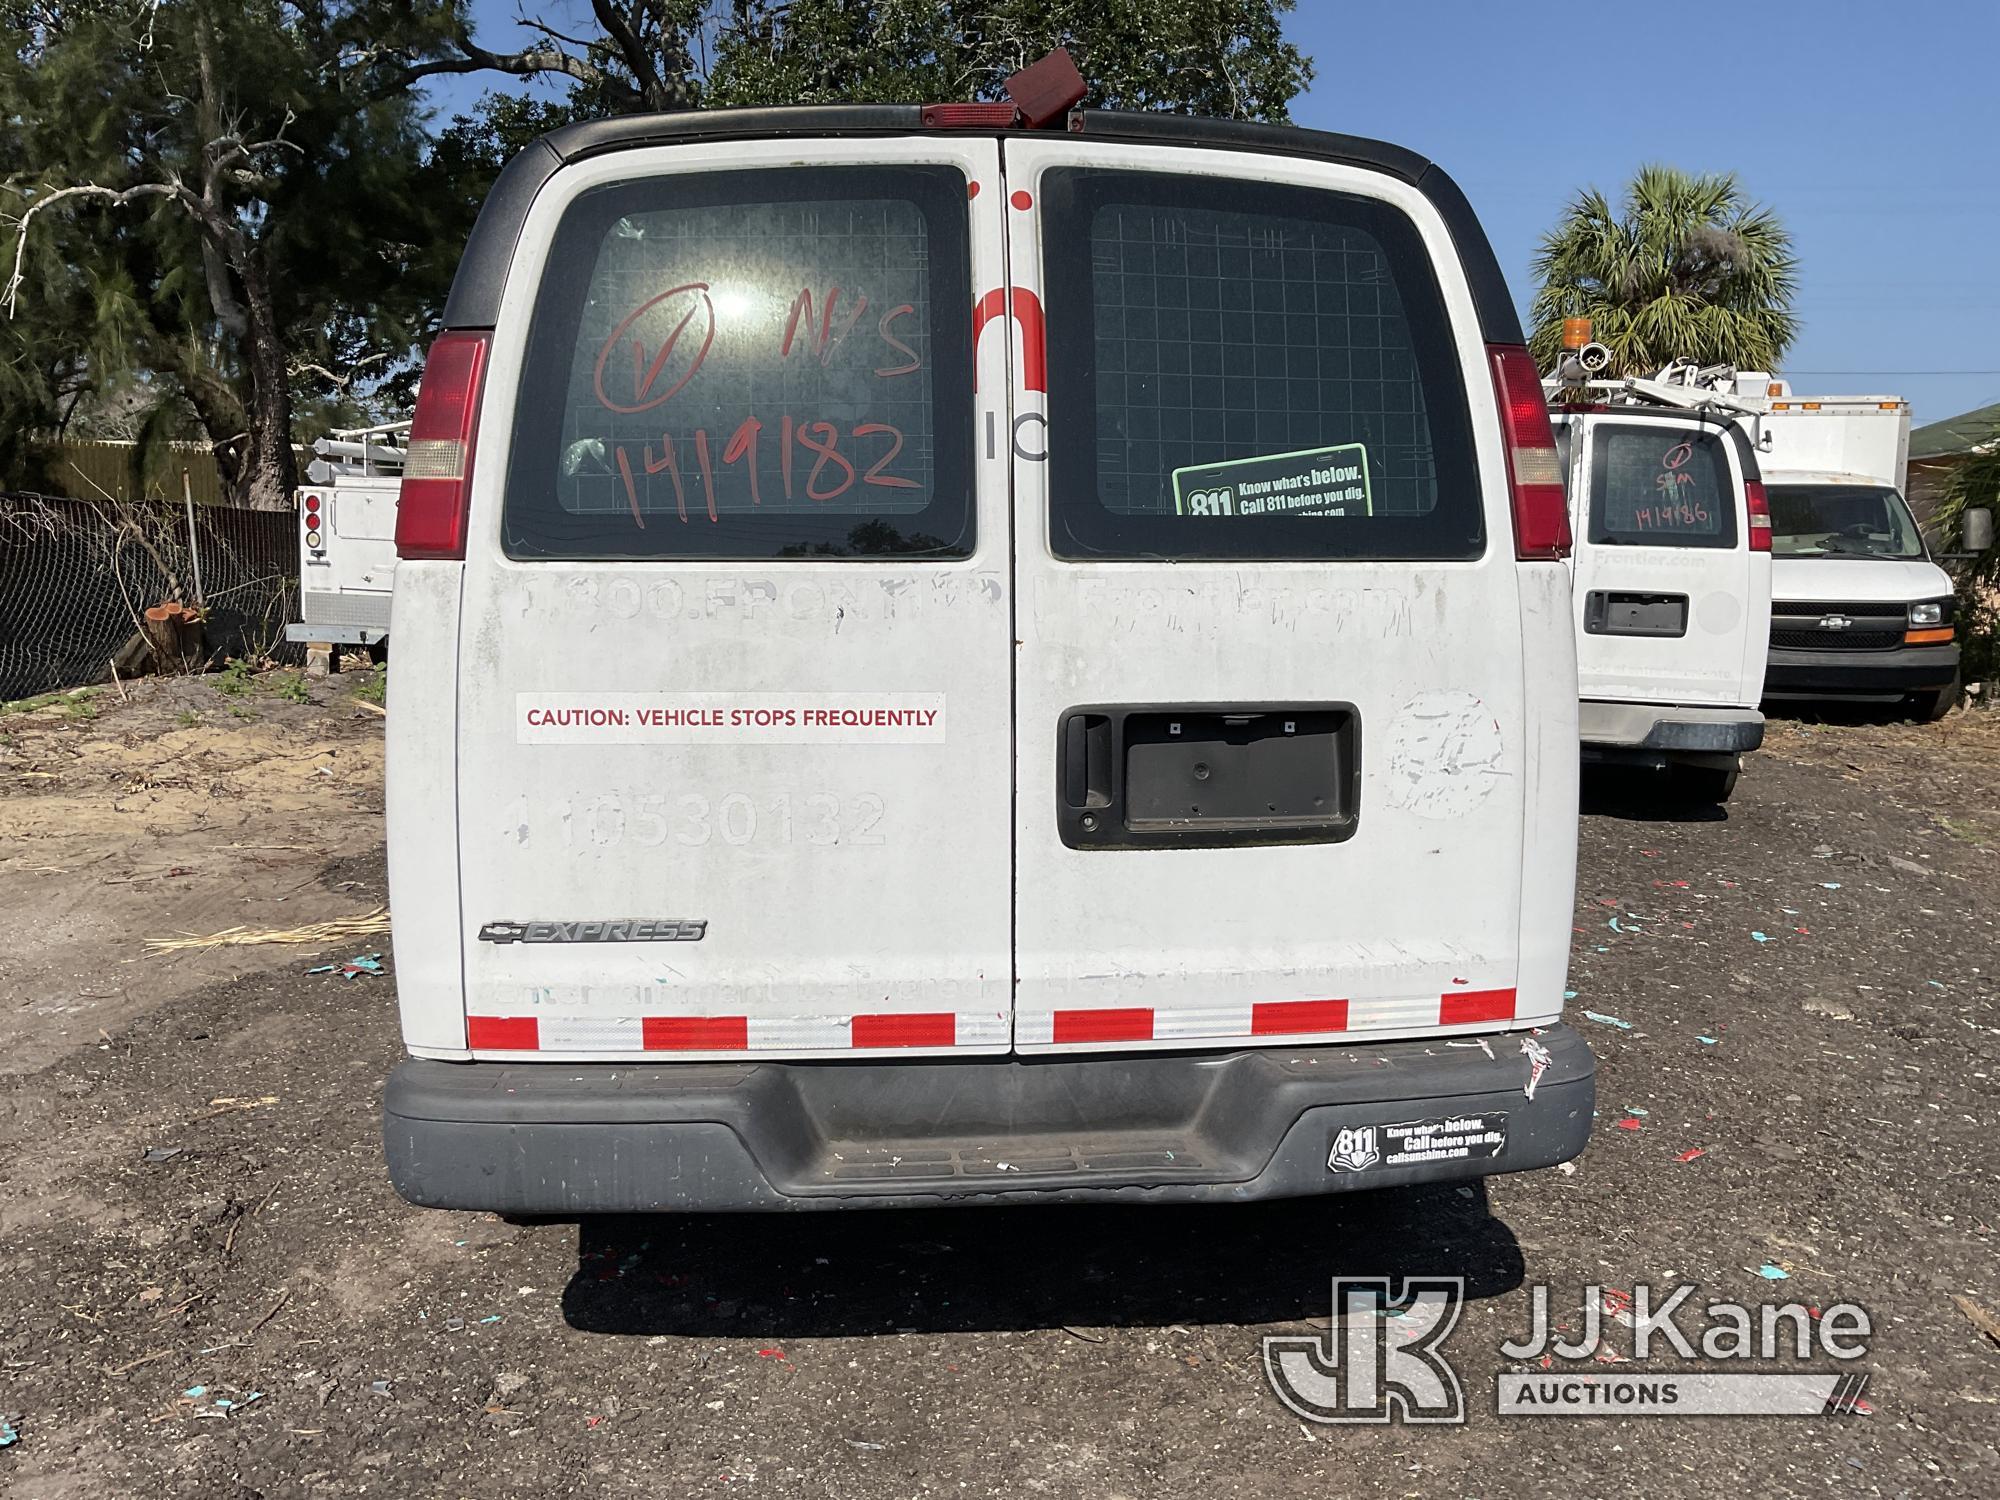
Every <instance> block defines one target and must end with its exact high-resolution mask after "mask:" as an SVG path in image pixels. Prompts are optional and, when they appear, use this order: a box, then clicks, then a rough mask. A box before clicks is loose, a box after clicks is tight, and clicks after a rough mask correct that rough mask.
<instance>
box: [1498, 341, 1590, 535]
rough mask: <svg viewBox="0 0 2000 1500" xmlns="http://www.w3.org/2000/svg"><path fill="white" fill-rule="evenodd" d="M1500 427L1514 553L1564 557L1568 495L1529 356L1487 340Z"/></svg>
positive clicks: (1516, 347)
mask: <svg viewBox="0 0 2000 1500" xmlns="http://www.w3.org/2000/svg"><path fill="white" fill-rule="evenodd" d="M1486 353H1487V355H1488V357H1489V358H1490V359H1491V360H1492V361H1493V387H1494V390H1495V391H1496V392H1497V394H1498V395H1499V398H1500V428H1501V431H1502V432H1503V433H1504V434H1505V435H1506V440H1507V485H1508V489H1509V491H1510V493H1511V494H1512V496H1513V500H1514V555H1515V556H1516V557H1518V558H1520V559H1522V560H1523V561H1527V560H1530V559H1547V558H1560V557H1567V556H1568V555H1569V549H1570V535H1569V497H1568V496H1567V495H1565V494H1564V492H1563V472H1562V461H1561V459H1560V458H1558V457H1557V455H1556V435H1555V429H1554V428H1553V427H1551V426H1550V425H1549V403H1548V400H1547V398H1546V397H1544V396H1543V395H1542V377H1541V375H1540V373H1539V372H1537V371H1536V369H1535V360H1534V356H1532V355H1531V354H1529V353H1528V351H1527V350H1526V349H1525V348H1523V347H1522V346H1521V345H1519V344H1489V345H1487V348H1486Z"/></svg>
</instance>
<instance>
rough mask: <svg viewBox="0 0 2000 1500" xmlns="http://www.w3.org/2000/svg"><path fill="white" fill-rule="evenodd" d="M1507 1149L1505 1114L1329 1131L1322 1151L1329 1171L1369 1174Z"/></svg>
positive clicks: (1497, 1112)
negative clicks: (1328, 1136) (1327, 1142)
mask: <svg viewBox="0 0 2000 1500" xmlns="http://www.w3.org/2000/svg"><path fill="white" fill-rule="evenodd" d="M1506 1149H1507V1112H1506V1111H1505V1110H1495V1111H1492V1112H1490V1113H1486V1114H1471V1115H1445V1116H1442V1117H1441V1118H1438V1119H1434V1120H1399V1121H1396V1122H1394V1123H1391V1124H1387V1125H1353V1126H1348V1127H1345V1128H1343V1129H1340V1130H1336V1131H1335V1132H1334V1133H1333V1141H1332V1143H1331V1145H1330V1146H1329V1148H1328V1150H1327V1156H1326V1169H1327V1170H1328V1171H1329V1172H1371V1171H1382V1170H1385V1169H1387V1168H1390V1167H1421V1166H1425V1165H1427V1164H1429V1163H1431V1162H1451V1161H1488V1160H1491V1159H1492V1158H1493V1157H1496V1156H1498V1155H1500V1154H1501V1153H1502V1152H1503V1151H1505V1150H1506Z"/></svg>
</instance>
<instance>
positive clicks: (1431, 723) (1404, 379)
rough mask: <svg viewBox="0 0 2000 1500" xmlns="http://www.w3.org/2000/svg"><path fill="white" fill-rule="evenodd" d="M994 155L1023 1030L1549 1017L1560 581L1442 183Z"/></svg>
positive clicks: (1561, 727) (1068, 1040)
mask: <svg viewBox="0 0 2000 1500" xmlns="http://www.w3.org/2000/svg"><path fill="white" fill-rule="evenodd" d="M1085 118H1086V120H1089V119H1091V117H1089V116H1086V117H1085ZM1120 118H1121V117H1116V116H1114V117H1110V119H1111V120H1112V121H1113V125H1114V129H1115V128H1116V122H1117V121H1118V120H1119V119H1120ZM1169 129H1170V127H1167V126H1161V127H1159V130H1160V134H1161V135H1163V136H1164V135H1166V134H1167V132H1168V130H1169ZM1004 150H1005V164H1006V170H1007V180H1008V187H1009V190H1010V196H1009V204H1008V207H1009V212H1008V216H1007V225H1008V249H1009V272H1010V279H1011V282H1012V294H1011V295H1012V312H1013V315H1014V318H1015V320H1016V324H1017V339H1018V340H1020V341H1022V342H1021V348H1022V376H1021V378H1020V379H1018V380H1017V381H1016V383H1015V388H1014V400H1015V409H1014V411H1013V413H1012V415H1011V419H1010V422H1009V430H1011V431H1012V433H1013V434H1014V440H1015V454H1016V466H1015V469H1014V497H1015V511H1014V567H1015V598H1016V606H1015V623H1014V635H1015V640H1016V664H1017V669H1016V674H1015V710H1014V712H1015V757H1016V762H1015V785H1016V795H1015V805H1014V839H1015V850H1016V856H1015V857H1016V871H1015V910H1016V917H1015V924H1016V931H1015V940H1016V945H1017V946H1016V965H1017V969H1018V973H1019V985H1018V990H1017V1010H1016V1016H1015V1023H1014V1035H1015V1041H1016V1046H1017V1049H1018V1050H1019V1051H1021V1052H1023V1053H1047V1052H1080V1051H1095V1050H1103V1049H1145V1048H1192V1047H1215V1046H1222V1045H1231V1044H1256V1043H1263V1044H1284V1043H1290V1042H1297V1041H1301V1040H1305V1039H1312V1038H1318V1039H1321V1040H1340V1039H1343V1038H1353V1037H1367V1036H1375V1037H1388V1036H1396V1035H1410V1034H1421V1033H1430V1032H1439V1031H1451V1030H1467V1029H1485V1030H1491V1029H1494V1028H1496V1027H1506V1026H1512V1025H1515V1024H1517V1023H1521V1022H1524V1021H1525V1020H1527V1019H1529V1018H1537V1017H1551V1016H1553V1015H1554V1014H1555V1013H1556V1012H1557V1011H1558V1010H1559V1009H1560V1006H1561V981H1560V965H1561V956H1560V954H1558V953H1554V952H1552V951H1551V949H1552V948H1555V947H1560V946H1561V941H1562V939H1563V938H1564V937H1565V936H1566V923H1567V917H1566V916H1558V915H1556V914H1555V913H1553V911H1551V910H1549V909H1548V908H1547V903H1546V900H1545V896H1546V893H1547V890H1548V889H1550V888H1553V887H1556V886H1560V887H1561V888H1562V889H1564V890H1567V889H1568V887H1569V882H1570V878H1571V869H1572V866H1571V861H1572V860H1573V849H1574V822H1573V807H1569V808H1564V807H1563V802H1564V798H1565V797H1566V796H1573V794H1574V784H1573V777H1574V774H1575V771H1574V765H1575V755H1574V750H1573V745H1574V740H1573V738H1572V739H1571V740H1570V741H1569V742H1568V743H1563V742H1561V740H1560V739H1559V738H1552V737H1551V736H1550V734H1549V725H1551V724H1554V725H1555V726H1557V727H1556V728H1555V730H1554V735H1555V736H1560V735H1561V734H1562V733H1564V732H1565V731H1569V732H1572V733H1573V727H1574V720H1573V718H1570V717H1568V714H1567V705H1565V703H1564V701H1563V700H1564V699H1566V698H1567V699H1569V700H1570V703H1572V704H1573V702H1574V699H1573V696H1572V694H1573V689H1572V686H1571V679H1570V675H1569V674H1570V667H1571V660H1572V657H1571V648H1570V646H1569V644H1568V641H1567V639H1566V637H1567V635H1568V627H1567V614H1568V611H1567V601H1566V598H1565V597H1564V595H1565V585H1566V582H1567V580H1566V578H1565V577H1564V575H1563V570H1562V566H1561V564H1560V563H1557V562H1539V563H1523V562H1520V561H1518V560H1517V557H1516V547H1515V537H1514V529H1513V525H1512V523H1511V518H1510V513H1509V507H1508V498H1507V497H1508V477H1507V469H1506V467H1505V464H1506V457H1505V455H1504V453H1503V444H1502V434H1501V430H1500V423H1499V420H1498V412H1497V411H1496V402H1495V394H1494V366H1493V365H1492V363H1490V361H1489V356H1488V352H1487V349H1486V347H1485V344H1484V341H1483V340H1482V337H1481V332H1480V323H1479V319H1478V316H1477V313H1476V310H1475V306H1474V302H1473V299H1472V296H1471V294H1470V290H1469V286H1468V280H1467V273H1466V271H1465V269H1464V268H1463V267H1462V266H1461V264H1460V260H1459V257H1458V255H1457V254H1456V253H1455V250H1454V246H1453V242H1452V239H1451V237H1450V233H1449V231H1448V228H1447V226H1446V225H1445V223H1444V222H1443V221H1442V219H1441V217H1440V214H1439V211H1438V209H1437V207H1436V205H1435V204H1434V203H1433V202H1431V201H1430V200H1429V199H1427V198H1426V197H1425V196H1424V195H1423V194H1421V193H1420V192H1418V191H1417V190H1416V189H1415V188H1414V187H1412V186H1411V185H1410V184H1409V183H1408V182H1406V181H1401V180H1398V179H1396V178H1393V177H1391V176H1389V175H1388V174H1386V173H1383V172H1381V171H1371V170H1364V169H1362V168H1360V167H1357V166H1353V165H1346V164H1342V163H1338V162H1334V161H1326V160H1313V159H1307V158H1303V157H1300V156H1296V155H1289V154H1276V153H1264V152H1256V151H1249V150H1220V149H1209V150H1194V149H1174V148H1171V147H1167V146H1162V145H1153V144H1141V143H1137V142H1124V143H1121V142H1118V141H1116V140H1102V141H1093V140H1091V139H1090V136H1089V132H1088V130H1086V131H1085V132H1084V133H1083V134H1082V135H1076V134H1072V135H1070V136H1067V137H1059V136H1050V137H1047V138H1040V137H1037V138H1029V139H1025V140H1015V139H1009V140H1008V141H1007V142H1006V144H1005V148H1004ZM1521 357H1522V358H1523V359H1525V355H1522V356H1521ZM1528 368H1529V373H1530V374H1532V368H1531V367H1528ZM1531 390H1532V391H1536V392H1538V387H1532V386H1531ZM1535 399H1536V400H1537V401H1538V400H1539V397H1538V394H1537V395H1536V396H1535ZM1536 415H1537V416H1539V415H1540V414H1539V413H1536ZM1544 434H1546V429H1544ZM1549 466H1550V470H1551V474H1552V475H1553V467H1554V466H1553V460H1552V458H1551V459H1550V461H1549ZM1545 778H1546V779H1545ZM1524 926H1525V928H1526V929H1528V930H1530V931H1532V932H1533V933H1535V934H1536V936H1535V937H1534V938H1532V939H1531V940H1530V943H1529V948H1530V949H1531V950H1532V951H1530V952H1529V953H1528V954H1527V957H1526V958H1525V959H1524V944H1523V931H1524ZM1544 929H1546V933H1544Z"/></svg>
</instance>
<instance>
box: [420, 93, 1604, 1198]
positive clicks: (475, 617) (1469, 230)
mask: <svg viewBox="0 0 2000 1500" xmlns="http://www.w3.org/2000/svg"><path fill="white" fill-rule="evenodd" d="M1054 113H1055V117H1054V119H1053V121H1052V122H1051V123H1053V124H1054V125H1055V126H1056V128H1055V129H1052V130H1046V131H1043V130H1037V129H1028V128H1022V122H1023V118H1024V115H1027V114H1028V112H1025V111H1024V112H1023V114H1017V113H1016V111H1015V110H1014V109H1013V108H1011V107H1009V106H1005V105H1002V106H990V105H974V106H943V107H935V106H934V107H928V108H919V107H915V106H911V107H890V106H867V107H836V108H817V107H815V108H802V109H786V110H757V111H747V112H714V113H701V114H690V115H680V116H669V117H653V118H637V119H620V120H608V121H603V122H598V123H591V124H584V125H578V126H573V127H570V128H568V129H565V130H562V131H559V132H557V133H555V134H553V135H551V136H548V137H546V138H545V139H544V140H542V141H541V142H539V143H537V144H536V145H534V146H532V147H531V148H529V150H528V151H527V152H525V153H524V154H523V155H521V156H520V157H518V158H517V159H516V160H515V161H514V162H513V163H512V164H511V165H510V166H509V167H508V168H507V170H506V172H505V173H504V175H503V176H502V177H501V179H500V181H499V182H498V184H497V185H496V187H495V189H494V191H493V193H492V195H491V197H490V198H489V200H488V202H487V204H486V206H485V209H484V211H483V213H482V215H481V217H480V219H479V223H478V227H477V229H476V231H475V233H474V235H473V238H472V241H471V243H470V245H469V246H468V248H467V251H466V255H465V259H464V262H463V265H462V267H461V269H460V271H459V274H458V278H457V281H456V283H455V284H454V286H453V288H452V292H451V298H450V302H449V305H448V307H447V309H446V317H445V323H446V328H447V331H446V332H445V333H444V335H443V336H442V337H441V338H440V339H439V340H438V342H437V344H436V346H435V347H434V348H433V349H432V351H431V355H430V360H429V364H428V367H427V371H426V374H425V378H424V383H423V387H422V394H421V399H420V401H419V405H418V409H417V414H416V420H415V426H414V428H413V430H412V433H411V437H410V442H409V453H408V462H407V468H406V471H405V473H406V477H405V480H404V485H403V493H402V508H401V516H400V521H399V531H398V541H399V544H400V548H401V553H402V558H403V561H402V563H401V566H400V568H399V570H398V573H397V579H396V593H395V613H394V629H395V636H396V645H397V661H396V670H395V671H394V672H393V673H392V674H391V681H390V689H389V693H390V698H389V769H388V817H389V874H390V882H391V886H392V893H393V898H394V910H395V919H396V937H395V944H396V960H397V971H398V972H397V982H398V987H399V991H400V1003H401V1009H402V1022H403V1034H404V1041H405V1043H406V1046H407V1048H408V1051H409V1054H410V1057H409V1060H408V1061H406V1062H404V1063H403V1064H402V1065H401V1066H399V1067H398V1068H397V1070H396V1071H395V1073H394V1075H393V1076H392V1078H391V1080H390V1082H389V1086H388V1091H387V1097H386V1101H385V1114H386V1127H385V1134H386V1144H387V1153H388V1162H389V1169H390V1173H391V1176H392V1178H393V1181H394V1183H395V1185H396V1187H397V1189H398V1190H399V1191H400V1192H401V1193H402V1194H403V1195H404V1196H405V1197H406V1198H408V1199H410V1200H411V1201H413V1202H417V1203H424V1204H435V1205H444V1206H457V1207H468V1208H480V1209H490V1210H510V1211H519V1212H551V1213H580V1212H597V1211H607V1210H654V1209H749V1208H792V1209H797V1208H827V1207H837V1206H843V1205H847V1206H852V1205H891V1204H923V1203H938V1202H943V1201H947V1200H949V1201H959V1202H1003V1201H1020V1200H1027V1199H1041V1200H1050V1199H1071V1200H1076V1199H1105V1200H1120V1199H1122V1200H1126V1201H1131V1202H1168V1201H1193V1200H1205V1201H1229V1202H1239V1201H1244V1200H1248V1199H1254V1198H1262V1197H1276V1196H1285V1195H1298V1194H1310V1193H1322V1192H1330V1191H1337V1190H1341V1189H1350V1188H1358V1187H1368V1186H1376V1185H1391V1184H1401V1183H1411V1182H1418V1181H1428V1180H1436V1179H1448V1178H1458V1177H1466V1176H1471V1175H1475V1174H1483V1173H1493V1172H1508V1171H1518V1170H1521V1169H1524V1168H1531V1167H1540V1166H1547V1165H1550V1164H1552V1163H1555V1162H1558V1161H1561V1160H1563V1159H1565V1158H1568V1157H1570V1156H1573V1155H1575V1154H1576V1153H1577V1152H1578V1151H1579V1150H1581V1149H1582V1146H1583V1144H1584V1141H1585V1138H1586V1136H1587V1134H1588V1131H1589V1128H1590V1118H1591V1107H1592V1094H1593V1078H1592V1064H1591V1060H1590V1055H1589V1052H1588V1050H1587V1049H1586V1047H1585V1046H1584V1044H1583V1042H1582V1041H1581V1039H1580V1038H1579V1037H1578V1036H1577V1035H1576V1034H1575V1033H1574V1032H1573V1031H1572V1030H1571V1029H1570V1028H1568V1027H1567V1026H1565V1025H1564V1024H1563V1023H1562V1021H1561V1019H1560V1017H1561V1012H1562V1009H1563V980H1564V973H1565V967H1566V962H1567V955H1568V949H1569V936H1570V921H1571V902H1572V899H1573V885H1574V870H1575V865H1574V860H1575V849H1576V776H1577V770H1576V759H1577V757H1576V667H1575V661H1576V658H1575V645H1574V639H1573V633H1572V630H1571V626H1570V620H1569V580H1568V577H1567V574H1566V572H1565V569H1564V564H1563V561H1562V557H1563V553H1564V551H1565V550H1566V548H1567V545H1568V541H1569V534H1568V525H1567V520H1566V516H1565V511H1564V501H1563V493H1562V488H1561V483H1560V479H1561V476H1560V474H1559V472H1558V469H1557V466H1556V463H1555V457H1554V450H1553V440H1552V437H1551V434H1550V429H1549V423H1548V414H1547V409H1546V406H1545V404H1544V402H1543V400H1542V395H1541V390H1540V387H1539V383H1538V381H1537V377H1536V372H1535V369H1534V366H1533V364H1532V362H1531V361H1530V359H1529V356H1528V354H1527V352H1526V351H1525V349H1523V348H1522V346H1521V336H1520V329H1519V326H1518V322H1517V318H1516V314H1515V311H1514V306H1513V303H1512V301H1511V300H1510V298H1509V296H1508V293H1507V289H1506V286H1505V285H1504V283H1503V282H1502V280H1501V277H1500V274H1499V270H1498V267H1497V265H1496V263H1495V261H1494V258H1493V256H1492V254H1491V252H1490V250H1489V248H1488V246H1487V242H1486V240H1485V237H1484V235H1483V234H1482V233H1481V231H1480V228H1479V226H1478V224H1477V222H1476V221H1475V220H1474V218H1473V216H1472V213H1471V211H1470V209H1469V207H1468V205H1467V203H1466V201H1465V199H1464V198H1463V197H1462V196H1461V195H1460V193H1459V192H1458V190H1457V189H1456V188H1455V187H1454V186H1453V184H1452V183H1451V181H1450V179H1449V178H1447V177H1446V176H1444V174H1443V173H1442V172H1441V171H1439V170H1438V169H1437V168H1436V167H1434V166H1432V165H1431V164H1430V163H1428V162H1426V161H1425V160H1423V159H1421V158H1419V157H1416V156H1413V155H1411V154H1409V153H1407V152H1404V151H1401V150H1398V149H1396V148H1394V147H1390V146H1384V145H1379V144H1375V143H1372V142H1368V141H1362V140H1356V139H1352V138H1348V137H1343V136H1335V135H1324V134H1318V133H1314V132H1308V131H1301V130H1292V129H1284V128H1273V127H1264V126H1253V125H1242V124H1231V123H1219V122H1213V121H1203V120H1193V119H1185V118H1178V117H1168V116H1158V117H1155V116H1137V115H1122V114H1106V113H1098V112H1092V111H1080V112H1076V113H1073V114H1068V115H1067V116H1065V115H1064V114H1063V113H1062V112H1061V111H1060V110H1058V111H1056V112H1054ZM1026 123H1029V124H1039V123H1041V121H1040V120H1037V119H1034V118H1032V116H1029V117H1028V118H1027V121H1026ZM1065 126H1066V127H1067V128H1064V127H1065Z"/></svg>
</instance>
